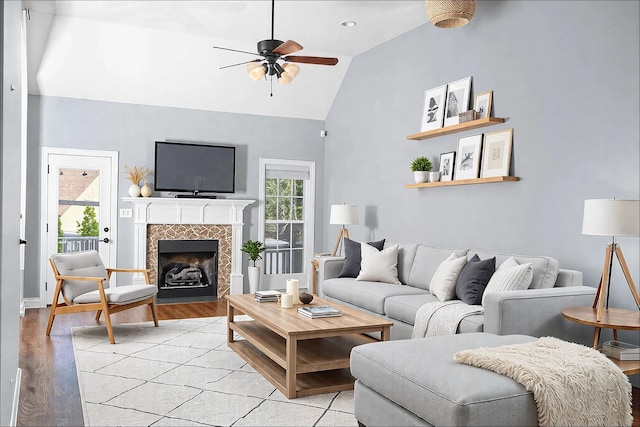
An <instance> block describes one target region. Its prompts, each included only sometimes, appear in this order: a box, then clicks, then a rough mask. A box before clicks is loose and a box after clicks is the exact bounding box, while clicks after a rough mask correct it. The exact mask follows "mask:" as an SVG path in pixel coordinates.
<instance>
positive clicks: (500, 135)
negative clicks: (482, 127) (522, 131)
mask: <svg viewBox="0 0 640 427" xmlns="http://www.w3.org/2000/svg"><path fill="white" fill-rule="evenodd" d="M512 139H513V129H506V130H500V131H497V132H491V133H486V134H485V135H484V149H483V153H482V174H481V176H482V178H488V177H491V176H508V175H509V167H510V166H511V146H512Z"/></svg>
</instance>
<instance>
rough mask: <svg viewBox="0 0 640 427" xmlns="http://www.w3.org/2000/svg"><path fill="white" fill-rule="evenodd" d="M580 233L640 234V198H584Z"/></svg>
mask: <svg viewBox="0 0 640 427" xmlns="http://www.w3.org/2000/svg"><path fill="white" fill-rule="evenodd" d="M582 234H588V235H593V236H640V200H622V199H588V200H585V201H584V217H583V219H582Z"/></svg>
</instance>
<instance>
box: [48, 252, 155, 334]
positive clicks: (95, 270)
mask: <svg viewBox="0 0 640 427" xmlns="http://www.w3.org/2000/svg"><path fill="white" fill-rule="evenodd" d="M49 263H50V264H51V267H52V268H53V274H54V275H55V278H56V290H55V292H54V294H53V302H52V303H51V313H50V314H49V324H48V325H47V336H49V333H50V332H51V327H52V326H53V320H54V318H55V316H56V314H66V313H78V312H82V311H94V310H95V311H97V314H96V321H98V320H100V315H101V314H102V313H103V312H104V319H105V322H106V324H107V332H108V333H109V342H111V344H115V340H114V338H113V329H112V328H111V319H110V317H109V316H110V315H111V314H113V313H118V312H120V311H123V310H127V309H130V308H133V307H138V306H140V305H145V304H147V305H149V308H150V309H151V314H152V315H153V323H154V324H155V326H156V327H157V326H158V316H157V314H156V294H157V293H158V288H157V286H156V285H150V284H149V274H148V271H147V270H140V269H127V268H105V266H104V264H103V263H102V259H101V258H100V255H99V254H98V252H97V251H94V250H93V251H84V252H70V253H63V254H55V255H53V256H52V257H51V258H50V259H49ZM114 272H125V273H143V274H144V277H145V279H146V282H147V284H146V285H127V286H118V287H115V288H110V287H109V279H110V278H111V274H112V273H114ZM60 295H62V298H63V300H64V302H59V297H60Z"/></svg>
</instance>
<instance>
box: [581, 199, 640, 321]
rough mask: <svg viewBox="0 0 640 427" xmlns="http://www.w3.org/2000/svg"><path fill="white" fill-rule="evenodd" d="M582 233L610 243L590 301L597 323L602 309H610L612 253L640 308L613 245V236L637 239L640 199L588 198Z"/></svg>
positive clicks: (624, 261)
mask: <svg viewBox="0 0 640 427" xmlns="http://www.w3.org/2000/svg"><path fill="white" fill-rule="evenodd" d="M582 234H587V235H593V236H611V243H609V244H608V245H607V246H606V249H605V252H604V266H603V267H602V276H601V277H600V284H599V285H598V291H597V292H596V297H595V299H594V301H593V308H596V307H597V308H598V310H597V312H596V321H598V322H599V321H600V320H601V319H602V311H603V309H604V306H605V296H606V298H607V302H606V306H607V308H609V287H610V286H611V269H612V267H613V255H614V254H615V255H616V257H617V258H618V262H619V263H620V267H622V272H623V273H624V277H625V278H626V279H627V284H628V285H629V289H630V290H631V294H632V295H633V298H634V299H635V301H636V305H637V306H638V308H639V309H640V296H638V290H637V289H636V286H635V284H634V283H633V278H632V277H631V273H629V268H628V267H627V262H626V260H625V259H624V255H622V249H621V248H620V246H619V245H618V244H617V243H616V241H615V238H616V237H630V236H640V200H618V199H589V200H585V201H584V217H583V220H582Z"/></svg>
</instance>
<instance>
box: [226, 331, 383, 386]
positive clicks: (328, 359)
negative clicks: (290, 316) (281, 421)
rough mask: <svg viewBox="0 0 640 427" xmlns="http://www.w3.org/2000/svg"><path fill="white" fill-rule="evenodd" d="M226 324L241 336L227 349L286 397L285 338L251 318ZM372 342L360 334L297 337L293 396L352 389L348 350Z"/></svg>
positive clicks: (374, 340) (372, 340) (353, 380)
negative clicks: (309, 337)
mask: <svg viewBox="0 0 640 427" xmlns="http://www.w3.org/2000/svg"><path fill="white" fill-rule="evenodd" d="M230 327H231V329H232V330H234V331H235V332H237V333H238V334H240V335H241V336H242V337H244V338H245V339H243V340H234V341H232V342H229V343H228V345H229V348H231V349H232V350H233V351H235V352H236V353H237V354H239V355H240V356H241V357H242V358H243V359H244V360H245V361H246V362H247V363H249V365H251V366H252V367H253V368H254V369H255V370H256V371H258V372H259V373H260V374H261V375H262V376H263V377H264V378H265V379H267V380H268V381H269V382H270V383H271V384H273V386H274V387H276V388H277V389H278V390H280V391H281V392H282V393H283V394H284V395H285V396H287V394H288V393H287V386H286V384H287V381H286V375H287V372H286V340H285V339H284V338H283V337H281V336H279V335H278V334H276V333H274V332H273V331H271V330H269V329H268V328H266V327H264V326H262V325H260V324H258V323H257V322H255V321H242V322H234V323H231V324H230ZM376 341H377V340H376V339H374V338H371V337H369V336H367V335H362V334H352V335H342V336H335V337H325V338H315V339H306V340H298V341H297V345H298V346H297V356H298V357H297V360H296V391H295V397H304V396H311V395H316V394H322V393H332V392H338V391H345V390H353V384H354V382H355V379H354V378H353V377H352V376H351V373H350V370H349V355H350V352H351V349H352V348H353V347H354V346H356V345H360V344H365V343H369V342H376Z"/></svg>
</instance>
